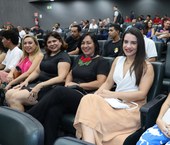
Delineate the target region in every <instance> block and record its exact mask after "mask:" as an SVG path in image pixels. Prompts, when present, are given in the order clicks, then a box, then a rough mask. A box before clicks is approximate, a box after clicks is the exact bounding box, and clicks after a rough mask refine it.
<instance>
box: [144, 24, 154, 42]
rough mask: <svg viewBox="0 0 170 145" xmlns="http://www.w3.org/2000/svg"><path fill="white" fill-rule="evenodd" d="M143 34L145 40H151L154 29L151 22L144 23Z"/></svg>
mask: <svg viewBox="0 0 170 145" xmlns="http://www.w3.org/2000/svg"><path fill="white" fill-rule="evenodd" d="M144 34H145V35H146V37H147V38H150V39H152V37H153V36H154V35H155V28H154V27H153V24H152V21H148V22H146V23H145V30H144Z"/></svg>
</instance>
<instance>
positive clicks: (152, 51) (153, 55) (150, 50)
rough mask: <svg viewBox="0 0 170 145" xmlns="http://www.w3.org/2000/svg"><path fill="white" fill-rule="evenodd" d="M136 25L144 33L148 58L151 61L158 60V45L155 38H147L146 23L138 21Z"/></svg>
mask: <svg viewBox="0 0 170 145" xmlns="http://www.w3.org/2000/svg"><path fill="white" fill-rule="evenodd" d="M134 27H136V28H137V29H139V30H140V32H141V33H142V34H143V37H144V42H145V52H146V59H147V60H148V61H150V62H153V61H156V59H157V56H158V54H157V50H156V45H155V43H154V41H153V40H151V39H150V38H147V37H146V35H144V30H145V25H144V24H141V23H139V22H137V23H136V24H135V26H134Z"/></svg>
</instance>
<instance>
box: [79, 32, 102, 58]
mask: <svg viewBox="0 0 170 145" xmlns="http://www.w3.org/2000/svg"><path fill="white" fill-rule="evenodd" d="M86 36H90V37H91V39H92V40H93V43H94V46H95V52H94V54H95V55H97V54H99V43H98V40H97V36H96V35H95V34H93V33H85V34H83V35H82V36H81V39H80V41H79V44H78V48H80V52H79V53H80V54H81V53H82V50H81V43H82V41H83V40H84V38H85V37H86Z"/></svg>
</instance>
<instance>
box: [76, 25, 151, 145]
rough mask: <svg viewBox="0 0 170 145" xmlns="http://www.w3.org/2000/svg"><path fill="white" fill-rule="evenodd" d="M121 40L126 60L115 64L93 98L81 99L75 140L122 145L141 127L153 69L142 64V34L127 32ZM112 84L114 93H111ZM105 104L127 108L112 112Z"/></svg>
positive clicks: (123, 59)
mask: <svg viewBox="0 0 170 145" xmlns="http://www.w3.org/2000/svg"><path fill="white" fill-rule="evenodd" d="M122 40H123V44H122V45H123V46H122V47H123V51H124V54H125V56H120V57H117V58H116V59H115V60H114V62H113V64H112V67H111V70H110V73H109V76H108V78H107V80H106V81H105V83H104V84H103V85H102V86H101V87H100V88H99V89H98V90H97V91H96V92H95V94H88V95H86V96H84V97H83V98H82V99H81V102H80V104H79V107H78V109H77V114H76V117H75V120H74V127H75V128H76V136H77V137H78V138H82V139H83V140H85V141H88V142H90V143H93V144H96V145H108V144H110V145H122V144H123V142H124V140H125V139H126V137H127V136H129V134H131V133H132V132H135V131H136V130H137V129H138V128H139V127H140V112H139V108H140V107H141V106H142V105H143V104H145V102H146V96H147V93H148V91H149V89H150V87H151V85H152V82H153V78H154V75H153V74H154V71H153V67H152V65H151V63H150V62H148V61H146V60H145V49H144V47H145V44H144V39H143V35H142V34H141V32H140V31H139V30H138V29H136V28H130V29H128V30H127V31H126V32H125V33H124V35H123V37H122ZM114 83H116V90H115V91H110V89H112V87H113V85H114ZM108 100H110V101H111V100H113V101H114V100H117V101H118V102H117V103H118V104H119V103H120V102H122V103H123V106H125V107H126V108H123V107H122V108H119V107H121V105H120V106H118V108H119V109H118V108H114V107H116V106H113V107H112V106H111V105H110V104H109V103H108V102H107V101H108ZM127 114H128V115H127ZM122 118H123V119H122ZM127 122H128V123H127Z"/></svg>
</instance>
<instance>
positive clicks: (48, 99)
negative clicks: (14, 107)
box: [27, 86, 83, 145]
mask: <svg viewBox="0 0 170 145" xmlns="http://www.w3.org/2000/svg"><path fill="white" fill-rule="evenodd" d="M82 97H83V95H82V94H81V93H80V92H78V91H76V90H74V89H70V88H67V87H64V86H57V87H55V88H53V89H51V90H50V91H48V92H47V93H46V94H45V96H43V97H42V98H41V99H40V101H39V102H38V103H37V104H36V105H35V106H33V107H32V108H31V109H30V110H28V111H27V113H29V114H31V115H32V116H33V117H35V118H36V119H38V120H39V121H40V122H41V123H42V124H43V126H44V130H45V145H52V144H54V141H55V140H56V138H57V137H58V131H59V130H58V129H59V126H60V122H61V119H62V117H63V115H64V114H67V113H73V114H75V113H76V111H77V108H78V105H79V103H80V100H81V98H82Z"/></svg>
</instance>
